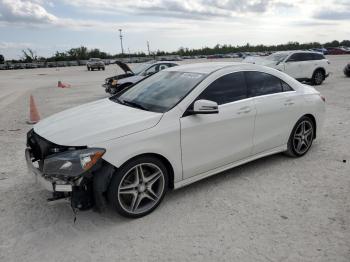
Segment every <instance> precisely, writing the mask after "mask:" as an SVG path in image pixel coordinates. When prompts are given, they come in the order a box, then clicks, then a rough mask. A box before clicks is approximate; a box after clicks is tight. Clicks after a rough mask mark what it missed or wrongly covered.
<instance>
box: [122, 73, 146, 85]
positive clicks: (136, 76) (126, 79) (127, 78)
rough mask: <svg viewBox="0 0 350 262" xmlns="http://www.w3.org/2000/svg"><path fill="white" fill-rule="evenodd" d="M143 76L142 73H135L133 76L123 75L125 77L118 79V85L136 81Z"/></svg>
mask: <svg viewBox="0 0 350 262" xmlns="http://www.w3.org/2000/svg"><path fill="white" fill-rule="evenodd" d="M144 78H145V77H144V76H142V75H135V76H129V77H125V78H121V79H119V80H118V82H117V83H118V85H121V84H125V83H133V84H134V83H136V82H138V81H140V80H142V79H144Z"/></svg>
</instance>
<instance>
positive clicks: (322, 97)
mask: <svg viewBox="0 0 350 262" xmlns="http://www.w3.org/2000/svg"><path fill="white" fill-rule="evenodd" d="M320 97H321V99H322V101H323V102H325V103H326V98H325V97H324V96H323V95H320Z"/></svg>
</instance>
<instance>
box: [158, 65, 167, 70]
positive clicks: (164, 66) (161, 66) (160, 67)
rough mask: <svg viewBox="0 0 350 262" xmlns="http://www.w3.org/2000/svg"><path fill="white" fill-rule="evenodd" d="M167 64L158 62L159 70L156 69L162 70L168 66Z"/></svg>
mask: <svg viewBox="0 0 350 262" xmlns="http://www.w3.org/2000/svg"><path fill="white" fill-rule="evenodd" d="M168 67H169V66H168V64H160V65H159V70H158V71H162V70H164V69H166V68H168Z"/></svg>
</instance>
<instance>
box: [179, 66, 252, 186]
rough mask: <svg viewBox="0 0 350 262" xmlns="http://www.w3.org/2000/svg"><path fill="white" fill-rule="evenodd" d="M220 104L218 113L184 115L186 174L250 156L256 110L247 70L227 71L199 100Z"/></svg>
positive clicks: (183, 161)
mask: <svg viewBox="0 0 350 262" xmlns="http://www.w3.org/2000/svg"><path fill="white" fill-rule="evenodd" d="M199 99H206V100H210V101H215V102H217V103H218V105H219V113H218V114H197V115H188V116H186V114H185V115H184V116H183V117H182V118H181V119H180V123H181V148H182V163H183V178H184V179H186V178H189V177H192V176H195V175H199V174H201V173H204V172H207V171H210V170H212V169H215V168H218V167H221V166H224V165H227V164H230V163H232V162H235V161H238V160H241V159H244V158H246V157H248V156H250V154H251V152H252V148H253V135H254V120H255V115H256V110H255V107H254V104H253V102H252V99H251V98H247V87H246V83H245V78H244V74H243V72H238V73H231V74H228V75H224V76H222V77H220V78H218V79H217V80H215V81H214V82H213V83H212V84H210V85H209V86H208V87H207V88H206V89H205V90H204V91H203V92H202V94H201V95H200V96H199V97H198V98H197V99H195V100H199Z"/></svg>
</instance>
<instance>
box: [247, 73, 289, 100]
mask: <svg viewBox="0 0 350 262" xmlns="http://www.w3.org/2000/svg"><path fill="white" fill-rule="evenodd" d="M246 79H247V85H248V89H249V94H250V96H262V95H268V94H274V93H279V92H282V85H281V80H280V79H279V78H277V77H275V76H273V75H269V74H266V73H262V72H246Z"/></svg>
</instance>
